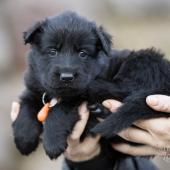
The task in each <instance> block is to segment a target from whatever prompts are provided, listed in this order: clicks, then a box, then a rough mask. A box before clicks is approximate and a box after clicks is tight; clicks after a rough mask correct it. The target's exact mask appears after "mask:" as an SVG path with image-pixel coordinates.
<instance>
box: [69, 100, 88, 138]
mask: <svg viewBox="0 0 170 170" xmlns="http://www.w3.org/2000/svg"><path fill="white" fill-rule="evenodd" d="M79 115H80V120H79V121H78V122H77V123H76V125H75V126H74V128H73V132H72V134H71V135H70V139H71V140H79V138H80V136H81V135H82V133H83V131H84V129H85V127H86V124H87V121H88V118H89V111H88V109H87V103H83V104H82V105H81V106H80V107H79Z"/></svg>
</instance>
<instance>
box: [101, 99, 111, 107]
mask: <svg viewBox="0 0 170 170" xmlns="http://www.w3.org/2000/svg"><path fill="white" fill-rule="evenodd" d="M102 104H103V106H105V107H107V108H111V107H112V105H111V103H110V102H108V101H104V102H103V103H102Z"/></svg>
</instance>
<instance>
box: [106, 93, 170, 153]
mask: <svg viewBox="0 0 170 170" xmlns="http://www.w3.org/2000/svg"><path fill="white" fill-rule="evenodd" d="M146 103H147V104H148V105H149V106H150V107H151V108H152V109H154V110H157V111H162V112H167V113H170V97H169V96H165V95H152V96H148V97H147V98H146ZM103 104H104V106H105V107H107V108H108V109H110V110H111V111H114V110H115V109H117V108H118V107H120V106H121V105H122V103H120V102H118V101H115V100H106V101H104V102H103ZM169 131H170V118H154V119H148V120H139V121H137V122H135V123H134V124H133V126H131V127H129V128H127V129H125V130H123V131H121V132H120V133H119V134H118V135H119V136H120V137H122V138H124V139H126V140H127V141H131V142H135V143H140V144H143V145H142V146H132V145H130V144H125V143H121V144H112V147H113V148H114V149H115V150H117V151H119V152H122V153H125V154H129V155H133V156H146V155H160V156H169V155H170V133H169Z"/></svg>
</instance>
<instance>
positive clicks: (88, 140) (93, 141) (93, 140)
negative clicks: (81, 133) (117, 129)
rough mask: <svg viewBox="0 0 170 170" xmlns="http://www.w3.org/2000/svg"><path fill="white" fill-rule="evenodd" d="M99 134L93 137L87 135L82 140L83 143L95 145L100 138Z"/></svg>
mask: <svg viewBox="0 0 170 170" xmlns="http://www.w3.org/2000/svg"><path fill="white" fill-rule="evenodd" d="M100 138H101V136H100V135H96V136H95V137H92V136H87V137H86V138H85V139H84V141H83V145H84V144H85V145H87V146H88V145H96V144H97V143H98V142H99V140H100Z"/></svg>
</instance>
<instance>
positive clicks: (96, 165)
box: [66, 153, 114, 170]
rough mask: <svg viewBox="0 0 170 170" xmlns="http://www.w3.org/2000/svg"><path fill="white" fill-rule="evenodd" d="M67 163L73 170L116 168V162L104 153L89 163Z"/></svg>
mask: <svg viewBox="0 0 170 170" xmlns="http://www.w3.org/2000/svg"><path fill="white" fill-rule="evenodd" d="M66 163H67V165H68V166H69V168H70V169H71V170H94V169H97V170H112V169H113V166H114V161H113V160H111V159H109V158H107V156H105V155H104V154H102V153H100V154H99V155H97V156H95V157H94V158H93V159H91V160H88V161H81V162H73V161H70V160H68V159H66Z"/></svg>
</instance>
